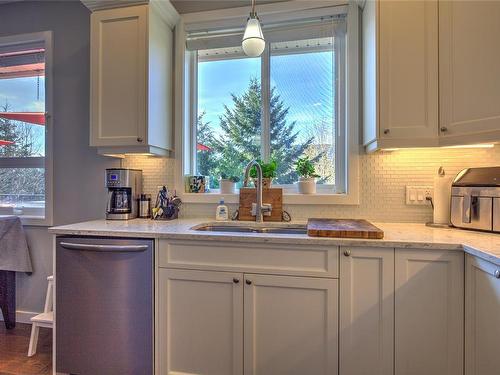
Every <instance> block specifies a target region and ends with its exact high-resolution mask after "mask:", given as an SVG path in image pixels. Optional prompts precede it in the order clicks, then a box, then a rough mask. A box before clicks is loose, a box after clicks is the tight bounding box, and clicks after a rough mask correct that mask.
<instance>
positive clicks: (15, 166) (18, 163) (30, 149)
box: [0, 32, 51, 224]
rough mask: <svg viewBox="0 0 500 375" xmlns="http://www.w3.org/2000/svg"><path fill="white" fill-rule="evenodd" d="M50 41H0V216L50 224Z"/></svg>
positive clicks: (40, 37) (45, 37) (34, 37)
mask: <svg viewBox="0 0 500 375" xmlns="http://www.w3.org/2000/svg"><path fill="white" fill-rule="evenodd" d="M50 41H51V35H50V33H49V32H47V33H36V34H24V35H16V36H12V37H2V38H0V215H18V216H21V217H22V218H23V220H24V221H25V222H26V223H30V224H50V218H51V206H50V201H51V199H50V196H51V195H50V190H51V189H50V188H51V186H50V182H51V181H50V171H51V167H50V164H49V160H50V153H49V150H50V148H49V146H50V138H49V136H48V135H49V134H50V132H49V126H50V124H49V123H48V116H47V115H46V113H47V112H48V105H49V103H50V95H49V92H48V87H49V85H50V75H49V74H48V73H49V72H50V50H51V48H50Z"/></svg>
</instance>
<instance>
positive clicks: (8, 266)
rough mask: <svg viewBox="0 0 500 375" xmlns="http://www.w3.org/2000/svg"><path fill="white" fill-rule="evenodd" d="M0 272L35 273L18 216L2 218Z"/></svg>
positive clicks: (0, 222)
mask: <svg viewBox="0 0 500 375" xmlns="http://www.w3.org/2000/svg"><path fill="white" fill-rule="evenodd" d="M0 271H15V272H33V267H32V265H31V256H30V252H29V249H28V242H27V241H26V235H25V234H24V230H23V226H22V224H21V220H20V219H19V218H18V217H17V216H6V217H0Z"/></svg>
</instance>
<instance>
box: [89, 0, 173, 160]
mask: <svg viewBox="0 0 500 375" xmlns="http://www.w3.org/2000/svg"><path fill="white" fill-rule="evenodd" d="M153 4H156V5H153ZM161 4H162V3H161V2H152V3H151V5H148V4H145V5H138V6H130V7H123V8H113V9H104V10H96V11H95V12H93V13H92V15H91V41H90V42H91V127H90V145H91V146H96V147H98V151H99V153H109V154H120V153H154V154H160V155H165V154H166V153H167V152H168V150H171V149H172V143H173V135H172V118H173V116H172V115H173V114H172V91H173V87H172V82H173V75H172V72H173V31H172V29H173V27H174V26H175V24H173V19H172V18H171V17H170V18H168V17H166V16H165V12H167V10H165V9H162V8H160V7H161V6H162V5H161Z"/></svg>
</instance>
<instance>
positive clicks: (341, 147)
mask: <svg viewBox="0 0 500 375" xmlns="http://www.w3.org/2000/svg"><path fill="white" fill-rule="evenodd" d="M345 56H346V55H345V35H343V36H335V37H334V74H335V76H334V79H335V103H334V108H335V192H336V193H345V192H346V173H347V171H346V151H347V150H346V116H345V112H346V101H345V100H346V98H345V90H346V82H345V69H346V64H345V61H346V57H345Z"/></svg>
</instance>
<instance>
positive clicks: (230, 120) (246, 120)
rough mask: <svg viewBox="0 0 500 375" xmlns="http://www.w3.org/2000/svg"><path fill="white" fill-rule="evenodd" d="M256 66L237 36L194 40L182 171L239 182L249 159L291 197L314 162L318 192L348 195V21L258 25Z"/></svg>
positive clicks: (220, 33) (200, 35) (203, 35)
mask: <svg viewBox="0 0 500 375" xmlns="http://www.w3.org/2000/svg"><path fill="white" fill-rule="evenodd" d="M264 36H265V38H266V49H265V51H264V53H263V54H262V56H261V57H258V58H250V57H247V56H245V55H244V53H243V51H242V48H241V46H240V43H241V31H240V30H236V31H235V30H232V31H231V30H212V31H209V32H207V31H206V30H204V31H191V32H190V33H189V34H188V35H187V42H186V49H187V51H186V53H187V57H188V61H189V64H190V69H188V71H189V74H188V82H189V85H188V87H189V89H190V95H189V98H190V100H189V112H190V116H189V127H188V128H189V129H188V132H189V133H190V136H189V137H186V139H188V140H189V142H188V144H187V145H186V146H187V147H188V148H189V150H188V152H186V153H185V155H187V156H186V157H187V158H188V159H189V160H187V163H186V165H187V168H185V169H184V171H185V172H188V173H191V174H198V175H206V176H210V184H211V187H212V188H215V189H217V188H218V178H219V177H220V176H221V175H225V176H237V177H241V175H242V173H243V170H244V167H245V165H246V164H247V163H248V162H249V161H250V160H252V159H259V160H262V161H264V162H269V161H274V162H276V164H277V176H276V178H275V180H274V182H273V184H276V185H280V186H282V187H284V188H285V191H286V192H293V191H294V185H293V184H294V182H295V181H297V179H298V176H297V173H296V171H295V162H296V161H297V159H298V158H301V157H308V158H309V159H310V160H312V162H313V164H314V166H315V168H316V172H317V174H318V175H319V176H320V177H319V178H318V183H319V185H318V187H319V189H318V190H319V192H321V193H325V194H329V193H331V194H343V193H346V191H347V182H346V181H347V179H346V173H347V165H348V164H347V158H346V155H347V154H346V143H347V138H346V84H345V83H346V64H347V56H346V14H333V15H329V16H322V17H316V18H304V19H298V20H297V19H296V20H293V21H289V22H284V23H283V22H282V23H280V24H271V25H264Z"/></svg>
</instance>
